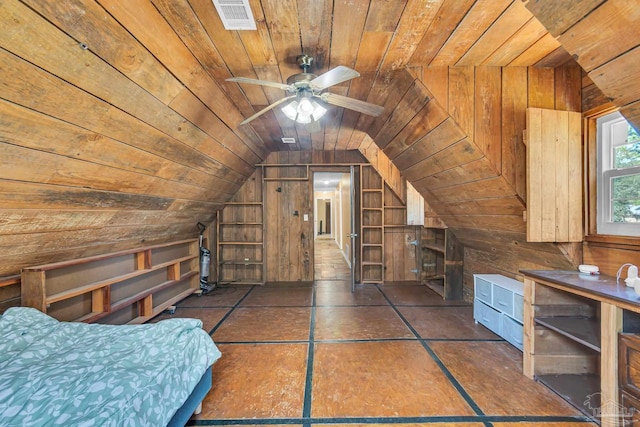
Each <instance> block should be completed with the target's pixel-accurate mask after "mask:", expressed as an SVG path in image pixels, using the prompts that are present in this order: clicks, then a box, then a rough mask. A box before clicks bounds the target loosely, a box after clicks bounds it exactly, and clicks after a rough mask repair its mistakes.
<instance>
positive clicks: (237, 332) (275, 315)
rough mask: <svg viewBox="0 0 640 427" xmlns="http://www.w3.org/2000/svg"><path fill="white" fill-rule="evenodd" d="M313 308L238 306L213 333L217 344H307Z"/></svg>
mask: <svg viewBox="0 0 640 427" xmlns="http://www.w3.org/2000/svg"><path fill="white" fill-rule="evenodd" d="M310 327H311V308H310V307H245V308H243V307H238V308H236V309H235V310H234V311H233V312H232V313H231V314H230V315H229V317H227V318H226V319H225V321H224V322H223V323H222V325H220V327H219V328H218V329H217V330H216V331H215V332H214V333H213V335H212V337H213V339H214V341H216V342H257V341H307V340H309V333H310Z"/></svg>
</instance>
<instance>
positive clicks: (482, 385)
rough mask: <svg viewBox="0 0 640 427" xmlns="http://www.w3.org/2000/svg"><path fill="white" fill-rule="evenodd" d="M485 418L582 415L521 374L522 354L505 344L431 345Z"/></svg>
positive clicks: (461, 343) (452, 343)
mask: <svg viewBox="0 0 640 427" xmlns="http://www.w3.org/2000/svg"><path fill="white" fill-rule="evenodd" d="M429 345H430V347H431V348H432V349H433V350H434V351H435V352H436V354H437V355H438V357H439V358H440V360H442V362H443V363H444V364H445V366H446V367H447V368H448V369H449V371H450V372H451V373H452V374H453V375H454V377H455V378H456V379H457V380H458V381H459V382H460V384H461V385H462V387H464V389H465V390H466V391H467V393H469V395H470V396H471V398H472V399H473V400H474V401H475V402H476V403H477V404H478V406H479V407H480V409H482V411H483V412H484V413H485V414H486V415H568V416H579V415H582V414H581V413H580V412H579V411H578V410H577V409H575V408H573V407H572V406H571V405H569V404H568V403H567V402H566V401H564V400H563V399H561V398H560V397H558V396H557V395H556V394H554V393H553V392H551V391H550V390H549V389H547V388H546V387H545V386H543V385H542V384H540V383H537V382H535V381H533V380H530V379H528V378H527V377H525V376H524V375H523V374H522V353H521V352H519V351H518V350H517V349H516V348H515V347H513V346H511V345H510V344H507V343H504V342H443V341H441V342H431V343H429Z"/></svg>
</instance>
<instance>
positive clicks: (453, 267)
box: [420, 227, 464, 300]
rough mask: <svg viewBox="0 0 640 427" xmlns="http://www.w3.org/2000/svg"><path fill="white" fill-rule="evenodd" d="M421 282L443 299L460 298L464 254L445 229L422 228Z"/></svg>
mask: <svg viewBox="0 0 640 427" xmlns="http://www.w3.org/2000/svg"><path fill="white" fill-rule="evenodd" d="M421 234H422V235H421V240H420V248H421V264H422V277H421V281H422V283H424V284H425V285H427V286H428V287H429V288H431V289H433V290H434V291H435V292H437V293H438V294H439V295H440V296H441V297H443V298H444V299H446V300H459V299H462V263H463V259H464V251H463V248H462V246H461V245H460V244H459V243H458V241H457V240H456V238H455V237H454V236H453V234H451V233H450V232H449V230H448V229H447V228H426V227H425V228H423V229H422V233H421Z"/></svg>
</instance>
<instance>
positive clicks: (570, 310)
mask: <svg viewBox="0 0 640 427" xmlns="http://www.w3.org/2000/svg"><path fill="white" fill-rule="evenodd" d="M521 273H522V274H523V275H524V351H523V366H522V370H523V373H524V374H525V375H526V376H527V377H529V378H532V379H533V378H535V379H537V380H539V381H540V382H543V383H545V384H546V385H547V386H549V387H550V388H552V389H554V390H556V391H557V392H559V393H560V394H562V395H563V396H566V397H568V398H569V400H571V401H572V403H574V404H575V405H576V406H582V408H583V410H584V411H585V413H587V414H589V415H593V414H594V412H593V411H594V410H596V409H597V410H600V411H601V415H602V416H601V423H602V425H603V426H617V425H620V424H619V408H620V406H619V398H618V395H619V393H618V334H619V332H620V331H621V330H622V317H623V311H622V310H623V309H625V310H629V311H631V312H635V313H640V296H639V295H637V294H636V293H635V291H634V289H633V288H629V287H627V286H626V285H625V283H624V281H622V280H620V282H621V283H619V284H617V283H616V280H615V278H614V277H610V276H605V275H599V276H589V275H584V274H580V273H579V272H577V271H557V270H523V271H521ZM598 392H600V393H601V394H600V395H599V397H600V398H601V400H600V401H599V402H597V401H595V400H594V399H595V398H597V397H598V395H595V393H598ZM589 396H592V398H591V399H589Z"/></svg>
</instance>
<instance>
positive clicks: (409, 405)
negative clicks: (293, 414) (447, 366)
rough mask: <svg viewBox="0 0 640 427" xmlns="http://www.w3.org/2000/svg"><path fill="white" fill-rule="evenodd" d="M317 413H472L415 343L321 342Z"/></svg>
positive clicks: (316, 370)
mask: <svg viewBox="0 0 640 427" xmlns="http://www.w3.org/2000/svg"><path fill="white" fill-rule="evenodd" d="M311 414H312V416H313V417H364V416H367V417H411V416H433V415H473V411H472V410H471V408H470V407H469V406H468V405H467V403H466V402H465V401H464V399H463V398H462V397H461V396H460V395H459V393H458V392H457V391H456V389H455V388H454V387H453V386H452V385H451V383H450V382H449V380H448V379H447V377H446V376H445V375H444V373H443V372H442V371H441V370H440V368H439V367H438V365H437V364H436V363H435V362H434V361H433V359H431V357H430V356H429V354H428V353H427V351H426V350H425V349H424V348H423V347H422V346H421V344H420V343H419V342H417V341H387V342H375V343H372V342H363V343H324V344H323V343H317V344H315V349H314V364H313V394H312V404H311Z"/></svg>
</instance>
